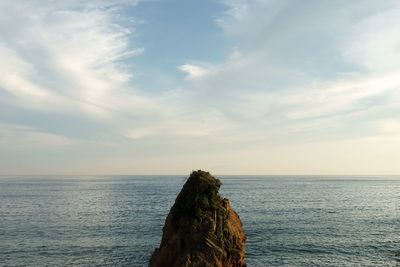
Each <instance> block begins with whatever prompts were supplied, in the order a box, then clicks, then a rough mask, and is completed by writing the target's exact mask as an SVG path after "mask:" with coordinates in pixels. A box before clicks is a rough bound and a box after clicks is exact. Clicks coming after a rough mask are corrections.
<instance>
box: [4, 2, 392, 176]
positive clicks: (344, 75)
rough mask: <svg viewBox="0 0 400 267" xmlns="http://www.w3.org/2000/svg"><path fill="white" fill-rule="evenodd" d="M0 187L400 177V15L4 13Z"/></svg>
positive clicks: (272, 10) (110, 6)
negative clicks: (11, 179) (90, 180)
mask: <svg viewBox="0 0 400 267" xmlns="http://www.w3.org/2000/svg"><path fill="white" fill-rule="evenodd" d="M0 18H1V19H0V33H1V34H0V175H2V174H3V175H63V174H65V175H79V174H82V175H102V174H110V173H114V174H126V173H130V174H133V175H134V174H137V175H143V174H148V175H159V174H167V175H176V174H177V173H178V175H188V174H189V173H190V172H191V171H192V170H193V169H203V170H207V171H210V172H211V173H213V174H216V175H218V174H221V173H222V174H225V175H227V174H231V175H399V174H400V164H399V163H398V162H399V158H400V27H399V25H400V2H399V1H395V0H387V1H375V0H365V1H361V0H359V1H345V0H337V1H317V0H308V1H292V0H283V1H282V0H265V1H263V0H235V1H229V0H206V1H195V0H189V1H177V0H159V1H157V0H156V1H150V0H108V1H106V0H99V1H96V0H89V1H84V2H82V1H77V0H70V1H62V2H61V1H51V0H43V1H39V0H29V1H28V0H19V1H7V0H0Z"/></svg>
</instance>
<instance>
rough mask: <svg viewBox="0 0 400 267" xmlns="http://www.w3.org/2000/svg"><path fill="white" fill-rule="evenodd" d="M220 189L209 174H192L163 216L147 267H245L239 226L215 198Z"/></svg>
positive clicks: (224, 201)
mask: <svg viewBox="0 0 400 267" xmlns="http://www.w3.org/2000/svg"><path fill="white" fill-rule="evenodd" d="M220 186H221V182H220V181H219V180H218V179H216V178H215V177H213V176H212V175H210V173H208V172H204V171H200V170H199V171H194V172H192V174H191V175H190V177H189V179H188V180H187V181H186V183H185V185H184V186H183V188H182V190H181V192H180V193H179V195H178V197H177V198H176V200H175V204H174V205H173V206H172V208H171V210H170V212H169V214H168V216H167V219H166V221H165V225H164V228H163V237H162V240H161V244H160V247H159V248H157V249H155V251H154V253H153V255H152V257H151V259H150V264H149V266H150V267H178V266H179V267H180V266H199V267H200V266H201V267H203V266H204V267H206V266H216V267H222V266H224V267H230V266H235V267H236V266H237V267H244V266H246V264H245V262H244V245H245V241H246V236H245V235H244V232H243V227H242V223H241V221H240V218H239V216H238V215H237V213H236V212H235V211H234V210H233V209H232V208H231V206H230V204H229V200H228V199H223V198H221V197H220V195H219V194H218V190H219V188H220Z"/></svg>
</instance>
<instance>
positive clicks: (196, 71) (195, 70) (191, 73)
mask: <svg viewBox="0 0 400 267" xmlns="http://www.w3.org/2000/svg"><path fill="white" fill-rule="evenodd" d="M178 69H179V70H181V71H183V72H185V73H187V74H188V76H187V78H188V79H192V78H199V77H201V76H203V75H205V74H206V73H207V69H205V68H204V67H201V66H196V65H192V64H184V65H181V66H179V67H178Z"/></svg>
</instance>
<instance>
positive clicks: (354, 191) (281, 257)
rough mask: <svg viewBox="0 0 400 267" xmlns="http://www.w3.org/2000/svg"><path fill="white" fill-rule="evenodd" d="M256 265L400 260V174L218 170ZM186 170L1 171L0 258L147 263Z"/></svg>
mask: <svg viewBox="0 0 400 267" xmlns="http://www.w3.org/2000/svg"><path fill="white" fill-rule="evenodd" d="M218 178H220V179H221V181H222V183H223V185H222V187H221V190H220V193H221V195H222V196H223V197H226V198H229V199H230V202H231V204H232V206H233V208H234V209H235V210H236V211H237V212H238V214H239V216H240V218H241V220H242V222H243V225H244V230H245V233H246V236H247V242H246V261H247V264H248V266H249V267H251V266H400V254H399V253H400V177H398V176H244V175H242V176H218ZM185 179H186V178H185V176H1V177H0V266H147V265H148V261H149V258H150V256H151V254H152V252H153V250H154V249H155V248H156V247H157V246H158V245H159V243H160V240H161V235H162V227H163V225H164V221H165V218H166V216H167V214H168V212H169V209H170V208H171V206H172V205H173V203H174V200H175V198H176V196H177V194H178V193H179V191H180V189H181V188H182V185H183V184H184V182H185Z"/></svg>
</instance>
